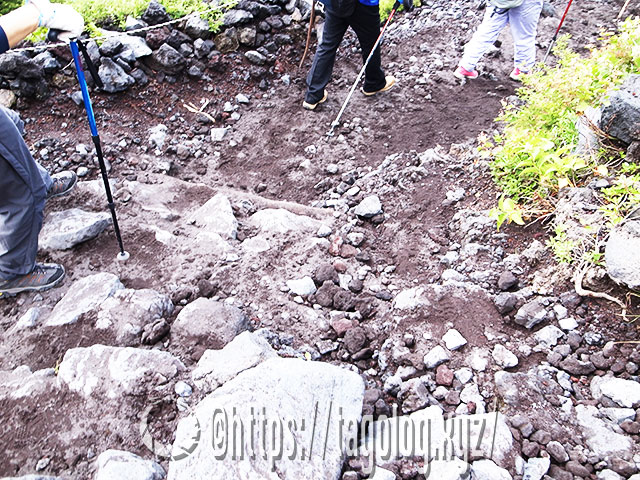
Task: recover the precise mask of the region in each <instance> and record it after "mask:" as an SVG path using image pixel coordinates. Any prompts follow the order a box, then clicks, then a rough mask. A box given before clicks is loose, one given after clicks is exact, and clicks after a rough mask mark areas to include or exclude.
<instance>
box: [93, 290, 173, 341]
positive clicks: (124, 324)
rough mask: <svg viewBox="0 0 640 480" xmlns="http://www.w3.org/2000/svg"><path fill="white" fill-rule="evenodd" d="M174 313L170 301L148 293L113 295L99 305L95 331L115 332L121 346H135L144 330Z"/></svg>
mask: <svg viewBox="0 0 640 480" xmlns="http://www.w3.org/2000/svg"><path fill="white" fill-rule="evenodd" d="M171 313H173V303H171V299H170V298H169V297H168V296H166V295H163V294H161V293H158V292H156V291H155V290H151V289H143V290H133V289H129V288H127V289H124V290H118V291H116V292H115V293H114V294H113V296H111V297H109V298H107V299H106V300H105V301H104V302H102V303H101V304H100V307H99V310H98V318H97V320H96V328H99V329H103V330H104V329H109V330H112V331H114V332H115V334H116V341H117V342H118V343H119V344H121V345H128V346H137V345H139V344H140V340H141V338H140V336H141V334H142V329H143V327H144V326H145V325H146V324H148V323H151V322H153V321H155V320H158V319H159V318H164V317H168V316H169V315H171Z"/></svg>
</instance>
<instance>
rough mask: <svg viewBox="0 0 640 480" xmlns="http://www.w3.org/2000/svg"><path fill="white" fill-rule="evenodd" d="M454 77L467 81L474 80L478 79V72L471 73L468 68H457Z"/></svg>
mask: <svg viewBox="0 0 640 480" xmlns="http://www.w3.org/2000/svg"><path fill="white" fill-rule="evenodd" d="M453 75H454V76H455V77H457V78H459V79H460V80H465V79H469V80H473V79H474V78H478V71H477V70H473V71H471V72H470V71H469V70H467V69H466V68H464V67H461V66H458V68H456V71H455V72H453Z"/></svg>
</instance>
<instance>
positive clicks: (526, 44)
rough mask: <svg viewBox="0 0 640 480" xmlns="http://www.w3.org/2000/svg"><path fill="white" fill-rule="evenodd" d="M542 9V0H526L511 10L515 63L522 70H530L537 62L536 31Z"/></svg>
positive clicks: (510, 18) (510, 19)
mask: <svg viewBox="0 0 640 480" xmlns="http://www.w3.org/2000/svg"><path fill="white" fill-rule="evenodd" d="M541 11H542V0H524V2H523V3H522V5H520V6H519V7H516V8H512V9H511V10H509V23H510V24H511V35H513V49H514V58H513V63H514V67H515V68H518V69H520V71H522V72H530V71H531V69H532V68H533V65H534V64H535V62H536V33H537V30H538V19H539V18H540V12H541Z"/></svg>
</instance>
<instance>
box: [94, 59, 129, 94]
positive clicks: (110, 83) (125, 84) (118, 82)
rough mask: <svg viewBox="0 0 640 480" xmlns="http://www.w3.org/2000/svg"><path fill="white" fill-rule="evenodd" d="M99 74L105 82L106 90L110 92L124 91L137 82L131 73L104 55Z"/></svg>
mask: <svg viewBox="0 0 640 480" xmlns="http://www.w3.org/2000/svg"><path fill="white" fill-rule="evenodd" d="M98 76H99V77H100V80H102V83H103V84H104V90H105V91H106V92H109V93H116V92H124V91H125V90H126V89H128V88H129V87H130V86H132V85H133V84H134V83H136V81H135V79H134V78H133V77H132V76H131V75H129V74H128V73H127V72H125V71H124V69H123V68H122V67H121V66H120V65H118V64H117V63H116V62H114V61H113V60H111V59H110V58H108V57H102V59H101V61H100V68H99V69H98Z"/></svg>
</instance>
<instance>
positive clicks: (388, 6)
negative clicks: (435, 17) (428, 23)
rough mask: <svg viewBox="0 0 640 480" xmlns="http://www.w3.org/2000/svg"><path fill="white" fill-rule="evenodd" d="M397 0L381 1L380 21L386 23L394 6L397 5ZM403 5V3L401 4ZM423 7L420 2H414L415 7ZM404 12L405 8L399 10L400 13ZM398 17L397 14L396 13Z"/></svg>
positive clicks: (416, 0)
mask: <svg viewBox="0 0 640 480" xmlns="http://www.w3.org/2000/svg"><path fill="white" fill-rule="evenodd" d="M395 3H396V0H380V21H381V22H386V21H387V18H389V15H390V14H391V10H393V6H394V5H395ZM400 3H402V2H400ZM420 5H421V3H420V0H413V6H414V7H419V6H420ZM403 10H404V7H400V8H398V10H397V11H398V12H401V11H403ZM396 15H397V13H396Z"/></svg>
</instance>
